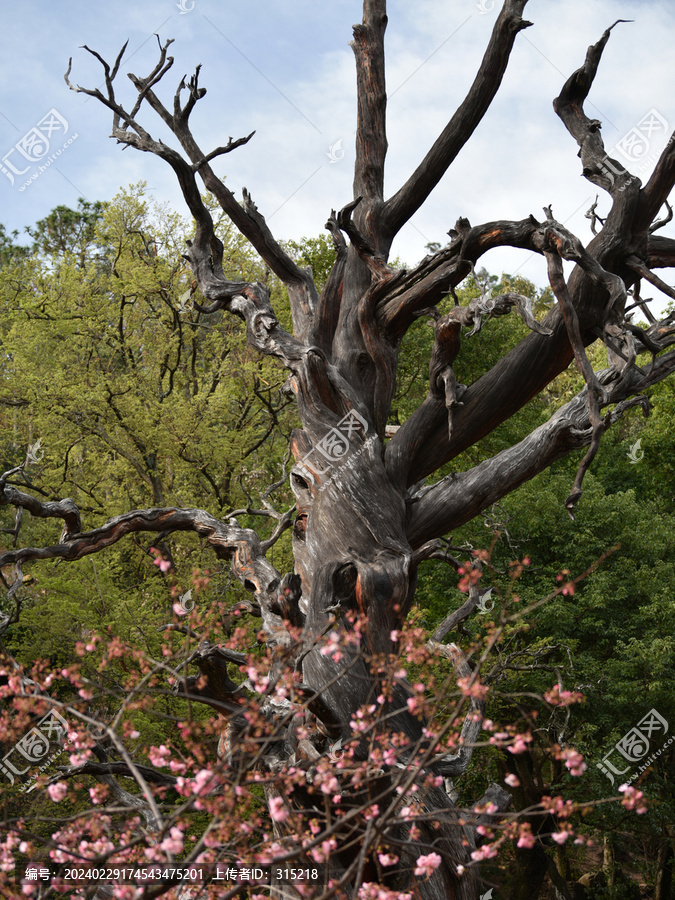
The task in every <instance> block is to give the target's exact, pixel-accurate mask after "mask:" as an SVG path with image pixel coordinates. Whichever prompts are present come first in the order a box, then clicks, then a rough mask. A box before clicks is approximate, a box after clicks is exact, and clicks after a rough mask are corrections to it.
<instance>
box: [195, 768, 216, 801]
mask: <svg viewBox="0 0 675 900" xmlns="http://www.w3.org/2000/svg"><path fill="white" fill-rule="evenodd" d="M217 784H218V780H217V779H216V778H215V776H214V774H213V772H212V771H211V770H210V769H200V770H199V772H197V774H196V775H195V778H194V784H193V785H192V793H193V794H197V795H198V796H200V797H204V796H205V795H206V794H208V793H209V791H212V790H213V789H214V788H215V787H216V786H217Z"/></svg>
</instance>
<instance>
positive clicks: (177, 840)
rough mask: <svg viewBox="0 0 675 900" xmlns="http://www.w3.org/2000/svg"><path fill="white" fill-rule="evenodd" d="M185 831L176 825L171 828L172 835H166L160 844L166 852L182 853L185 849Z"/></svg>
mask: <svg viewBox="0 0 675 900" xmlns="http://www.w3.org/2000/svg"><path fill="white" fill-rule="evenodd" d="M183 844H184V841H183V832H182V831H181V830H180V828H176V827H175V826H174V827H173V828H172V829H171V833H170V836H168V837H165V838H164V840H163V841H162V843H161V844H160V845H159V846H160V847H161V848H162V850H164V851H165V852H166V853H181V852H182V850H183Z"/></svg>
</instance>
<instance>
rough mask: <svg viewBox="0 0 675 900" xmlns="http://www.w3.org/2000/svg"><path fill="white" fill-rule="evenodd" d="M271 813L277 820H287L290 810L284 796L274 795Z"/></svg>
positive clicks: (270, 806)
mask: <svg viewBox="0 0 675 900" xmlns="http://www.w3.org/2000/svg"><path fill="white" fill-rule="evenodd" d="M269 808H270V815H271V816H272V818H273V819H274V821H275V822H285V821H286V819H287V818H288V810H287V809H286V807H285V805H284V801H283V798H282V797H272V798H271V799H270V802H269Z"/></svg>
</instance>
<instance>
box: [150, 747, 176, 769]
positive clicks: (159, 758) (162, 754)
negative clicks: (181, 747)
mask: <svg viewBox="0 0 675 900" xmlns="http://www.w3.org/2000/svg"><path fill="white" fill-rule="evenodd" d="M170 756H171V751H170V750H169V749H168V747H167V746H166V745H165V744H160V746H159V747H154V746H153V747H150V749H149V750H148V759H149V760H150V762H151V763H152V764H153V766H165V765H166V764H167V761H168V759H169V757H170Z"/></svg>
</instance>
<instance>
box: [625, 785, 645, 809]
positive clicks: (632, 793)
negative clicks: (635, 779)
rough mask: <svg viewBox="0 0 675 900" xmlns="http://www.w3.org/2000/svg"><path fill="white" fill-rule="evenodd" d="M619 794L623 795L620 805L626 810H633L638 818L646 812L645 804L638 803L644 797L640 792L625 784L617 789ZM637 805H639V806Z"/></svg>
mask: <svg viewBox="0 0 675 900" xmlns="http://www.w3.org/2000/svg"><path fill="white" fill-rule="evenodd" d="M619 793H621V794H623V800H622V801H621V805H622V806H625V807H626V809H634V810H635V811H636V812H637V814H638V815H639V816H641V815H642V814H643V813H646V812H647V807H646V806H645V804H644V803H640V800H642V798H643V797H644V794H643V793H642V791H638V790H637V788H634V787H630V786H629V785H627V784H622V785H621V787H620V788H619ZM638 803H639V804H640V805H639V806H638Z"/></svg>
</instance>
